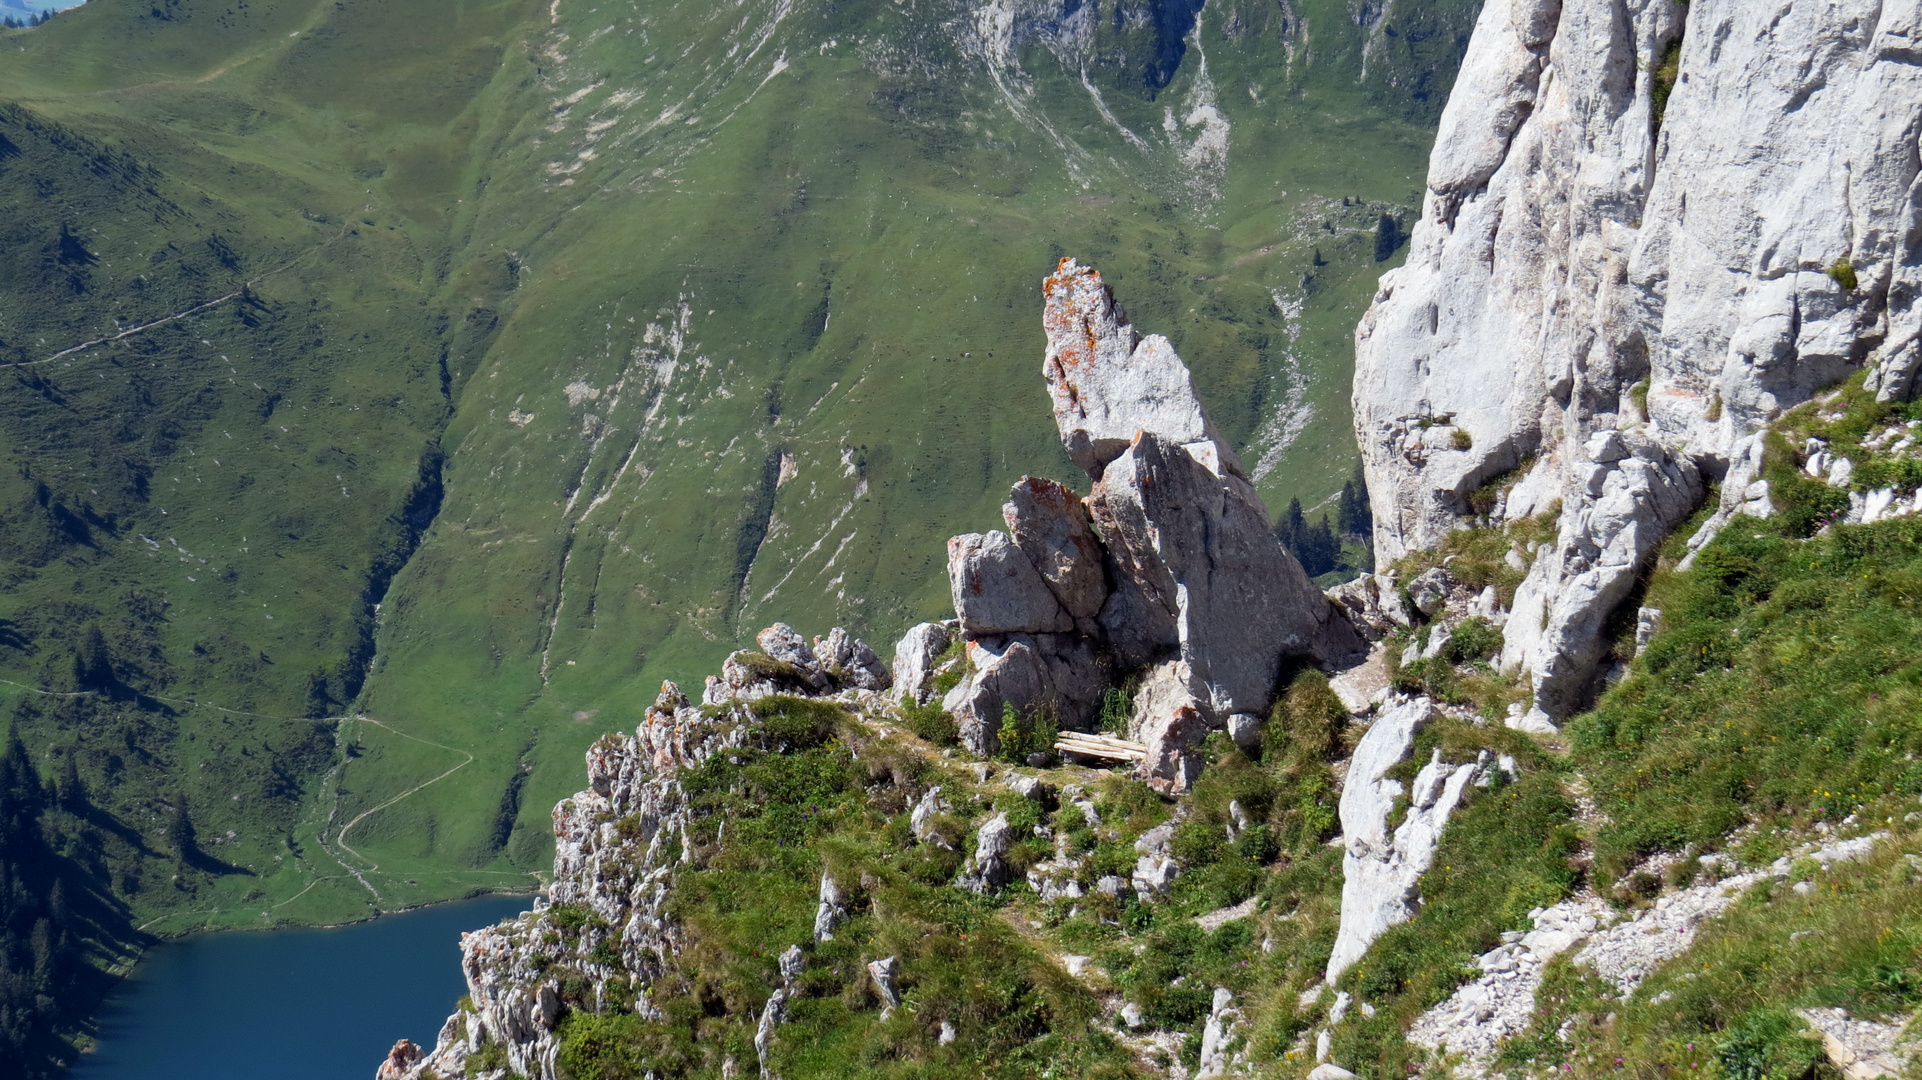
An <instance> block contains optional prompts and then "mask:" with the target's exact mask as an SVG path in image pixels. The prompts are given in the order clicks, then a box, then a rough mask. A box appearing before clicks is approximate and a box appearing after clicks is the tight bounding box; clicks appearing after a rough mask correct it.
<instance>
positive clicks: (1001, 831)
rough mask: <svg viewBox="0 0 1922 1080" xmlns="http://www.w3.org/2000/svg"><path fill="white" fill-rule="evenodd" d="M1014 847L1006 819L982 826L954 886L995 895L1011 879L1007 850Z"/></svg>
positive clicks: (997, 818) (996, 817) (999, 817)
mask: <svg viewBox="0 0 1922 1080" xmlns="http://www.w3.org/2000/svg"><path fill="white" fill-rule="evenodd" d="M1013 843H1014V839H1013V830H1012V829H1010V828H1009V827H1008V815H1006V814H996V815H994V816H993V817H991V818H989V819H988V820H987V821H985V822H983V823H982V825H981V828H980V829H979V830H977V831H976V833H975V844H974V854H973V855H970V856H968V861H967V862H966V863H964V864H962V867H961V875H960V876H959V877H957V878H956V879H955V882H954V883H955V884H956V885H959V886H960V887H962V888H964V889H966V890H968V891H969V892H972V893H981V894H984V895H985V894H988V893H997V892H1000V891H1001V889H1002V888H1003V887H1004V886H1006V885H1007V883H1008V882H1009V881H1010V880H1012V879H1013V877H1014V872H1013V871H1012V870H1010V869H1009V868H1008V862H1007V855H1008V848H1009V847H1010V846H1011V845H1012V844H1013Z"/></svg>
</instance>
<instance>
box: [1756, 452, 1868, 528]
mask: <svg viewBox="0 0 1922 1080" xmlns="http://www.w3.org/2000/svg"><path fill="white" fill-rule="evenodd" d="M1762 475H1763V476H1764V477H1765V478H1767V480H1768V482H1769V495H1770V496H1771V497H1772V498H1773V500H1774V502H1775V504H1776V506H1777V507H1778V508H1779V509H1780V510H1781V512H1782V513H1781V516H1780V518H1779V520H1778V521H1777V522H1776V527H1777V528H1778V529H1780V530H1781V531H1782V533H1783V535H1785V536H1791V537H1803V536H1807V535H1809V534H1810V533H1813V532H1815V531H1816V530H1817V529H1820V528H1821V527H1822V526H1824V525H1827V524H1830V523H1831V522H1834V521H1838V520H1840V519H1841V517H1842V515H1844V514H1846V513H1848V509H1849V496H1848V492H1846V491H1842V490H1840V489H1838V488H1832V487H1830V486H1828V485H1827V484H1825V483H1823V482H1822V481H1820V480H1817V479H1815V478H1813V477H1811V476H1809V475H1808V474H1806V473H1804V472H1803V471H1802V469H1801V467H1800V466H1798V465H1797V464H1796V460H1795V451H1794V450H1792V449H1790V447H1789V444H1788V441H1787V440H1786V439H1784V438H1783V437H1782V436H1781V434H1779V433H1777V432H1773V431H1772V432H1769V433H1768V435H1767V436H1766V437H1765V438H1764V440H1763V457H1762Z"/></svg>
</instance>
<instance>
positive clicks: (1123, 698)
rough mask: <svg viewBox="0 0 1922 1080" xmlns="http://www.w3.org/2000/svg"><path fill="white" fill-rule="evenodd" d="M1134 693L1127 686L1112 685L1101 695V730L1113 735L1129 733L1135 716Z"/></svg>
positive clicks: (1099, 725)
mask: <svg viewBox="0 0 1922 1080" xmlns="http://www.w3.org/2000/svg"><path fill="white" fill-rule="evenodd" d="M1134 707H1135V703H1134V693H1133V691H1132V690H1130V689H1128V688H1127V687H1125V686H1110V687H1109V688H1108V689H1107V691H1106V692H1105V693H1103V694H1102V695H1101V719H1100V722H1099V724H1098V727H1099V728H1100V730H1102V731H1105V732H1108V733H1109V734H1112V735H1123V736H1125V735H1127V734H1128V725H1129V722H1130V721H1131V720H1133V718H1134Z"/></svg>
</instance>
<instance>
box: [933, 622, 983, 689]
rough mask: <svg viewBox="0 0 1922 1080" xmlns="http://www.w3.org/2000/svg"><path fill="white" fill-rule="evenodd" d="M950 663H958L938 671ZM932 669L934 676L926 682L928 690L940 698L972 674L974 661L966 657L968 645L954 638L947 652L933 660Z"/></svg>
mask: <svg viewBox="0 0 1922 1080" xmlns="http://www.w3.org/2000/svg"><path fill="white" fill-rule="evenodd" d="M952 661H959V663H955V664H954V666H952V667H949V668H948V669H947V670H946V671H941V670H940V669H941V668H942V667H944V666H946V665H948V664H949V663H950V662H952ZM934 669H935V671H936V674H935V675H934V676H933V677H932V678H930V679H929V680H928V688H929V689H931V690H933V691H934V696H935V697H937V698H938V697H941V696H942V695H944V694H946V693H947V692H948V691H950V690H952V689H954V688H955V687H957V686H960V685H961V680H962V679H965V678H967V677H968V676H969V675H971V674H973V673H974V661H973V659H971V658H970V657H969V656H968V643H967V642H966V641H964V640H962V639H961V638H958V637H957V638H955V639H954V642H953V644H950V645H949V646H948V648H947V651H946V652H944V653H942V654H941V655H940V656H938V657H936V658H935V661H934Z"/></svg>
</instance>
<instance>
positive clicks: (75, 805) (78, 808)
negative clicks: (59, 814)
mask: <svg viewBox="0 0 1922 1080" xmlns="http://www.w3.org/2000/svg"><path fill="white" fill-rule="evenodd" d="M60 809H62V810H65V811H66V812H67V813H69V814H74V815H84V814H85V813H86V812H87V785H86V783H85V782H84V781H82V780H81V779H80V751H79V749H78V748H76V747H71V746H70V747H68V748H67V752H66V753H65V754H63V755H62V756H61V772H60Z"/></svg>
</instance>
